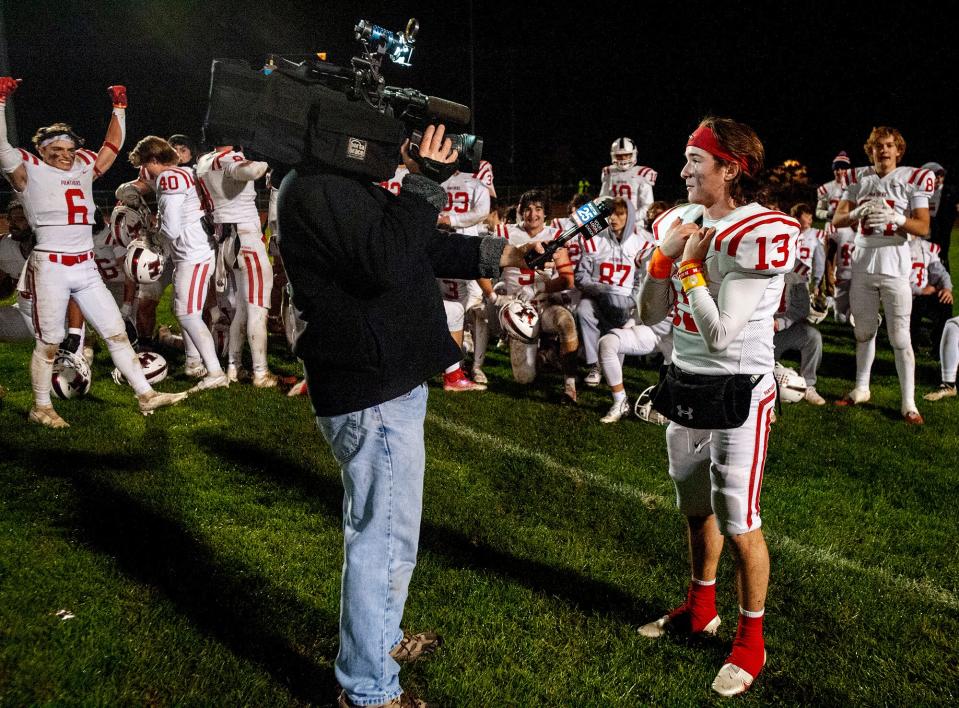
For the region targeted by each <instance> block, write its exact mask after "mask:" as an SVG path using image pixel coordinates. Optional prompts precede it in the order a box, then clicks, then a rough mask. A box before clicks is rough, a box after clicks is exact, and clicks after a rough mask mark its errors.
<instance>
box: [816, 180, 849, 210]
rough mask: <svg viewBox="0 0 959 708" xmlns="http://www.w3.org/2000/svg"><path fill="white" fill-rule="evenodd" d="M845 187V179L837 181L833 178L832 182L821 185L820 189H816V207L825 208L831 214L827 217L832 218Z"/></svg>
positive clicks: (818, 208)
mask: <svg viewBox="0 0 959 708" xmlns="http://www.w3.org/2000/svg"><path fill="white" fill-rule="evenodd" d="M845 188H846V184H845V181H843V182H837V181H836V180H832V181H831V182H826V184H823V185H820V186H819V189H817V190H816V197H817V201H816V209H817V210H824V211H825V212H826V213H827V214H828V215H829V216H827V217H826V218H828V219H832V215H833V214H835V213H836V207H837V206H839V200H840V199H842V192H843V190H844V189H845Z"/></svg>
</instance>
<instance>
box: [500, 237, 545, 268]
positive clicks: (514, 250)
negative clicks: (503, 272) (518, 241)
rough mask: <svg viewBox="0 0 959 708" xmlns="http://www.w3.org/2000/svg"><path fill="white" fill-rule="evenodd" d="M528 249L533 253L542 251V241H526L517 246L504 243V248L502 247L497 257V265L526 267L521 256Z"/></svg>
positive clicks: (501, 266)
mask: <svg viewBox="0 0 959 708" xmlns="http://www.w3.org/2000/svg"><path fill="white" fill-rule="evenodd" d="M529 251H533V252H534V253H542V252H543V244H542V242H540V241H535V242H533V243H527V244H524V245H522V246H518V247H517V246H511V245H510V244H506V248H504V249H503V254H502V255H501V256H500V258H499V267H500V268H526V261H525V260H523V256H524V255H525V254H526V253H528V252H529Z"/></svg>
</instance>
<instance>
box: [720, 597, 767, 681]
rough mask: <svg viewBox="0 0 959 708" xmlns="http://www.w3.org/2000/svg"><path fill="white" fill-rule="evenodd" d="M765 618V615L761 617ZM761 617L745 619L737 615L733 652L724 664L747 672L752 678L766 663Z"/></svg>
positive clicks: (743, 616) (744, 616)
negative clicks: (737, 622) (737, 621)
mask: <svg viewBox="0 0 959 708" xmlns="http://www.w3.org/2000/svg"><path fill="white" fill-rule="evenodd" d="M763 616H765V615H763ZM763 616H760V617H747V616H746V615H744V614H742V613H741V612H740V613H739V627H738V628H737V629H736V638H735V639H734V640H733V650H732V653H731V654H730V655H729V658H727V659H726V663H728V664H735V665H736V666H738V667H739V668H741V669H742V670H743V671H748V672H749V673H750V675H752V677H753V678H756V676H758V675H759V672H760V671H761V670H762V668H763V664H765V663H766V644H765V642H763Z"/></svg>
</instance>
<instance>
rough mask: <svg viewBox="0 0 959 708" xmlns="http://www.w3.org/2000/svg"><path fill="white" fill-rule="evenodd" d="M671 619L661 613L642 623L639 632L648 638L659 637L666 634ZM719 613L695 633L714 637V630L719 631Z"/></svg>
mask: <svg viewBox="0 0 959 708" xmlns="http://www.w3.org/2000/svg"><path fill="white" fill-rule="evenodd" d="M671 621H672V620H670V619H669V615H663V616H662V617H660V618H659V619H658V620H655V621H653V622H650V623H649V624H644V625H643V626H642V627H640V628H639V633H640V634H641V635H643V636H644V637H647V638H648V639H659V638H660V637H661V636H663V635H664V634H666V632H667V631H668V628H669V624H670V622H671ZM720 621H721V620H720V619H719V615H716V616H715V617H713V618H712V619H711V620H709V623H708V624H707V625H706V626H705V627H703V631H701V632H697V633H696V634H701V635H705V636H707V637H715V636H716V632H718V631H719V624H720Z"/></svg>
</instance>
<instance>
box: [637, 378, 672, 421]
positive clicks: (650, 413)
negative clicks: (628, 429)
mask: <svg viewBox="0 0 959 708" xmlns="http://www.w3.org/2000/svg"><path fill="white" fill-rule="evenodd" d="M654 388H656V387H655V386H650V387H649V388H647V389H646V390H645V391H643V392H642V393H641V394H639V398H637V399H636V408H635V411H636V417H637V418H639V419H640V420H643V421H646V422H647V423H653V424H655V425H667V424H668V423H669V419H668V418H666V416H664V415H663V414H662V413H660V412H659V411H658V410H656V409H655V408H653V389H654Z"/></svg>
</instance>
